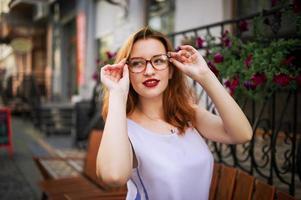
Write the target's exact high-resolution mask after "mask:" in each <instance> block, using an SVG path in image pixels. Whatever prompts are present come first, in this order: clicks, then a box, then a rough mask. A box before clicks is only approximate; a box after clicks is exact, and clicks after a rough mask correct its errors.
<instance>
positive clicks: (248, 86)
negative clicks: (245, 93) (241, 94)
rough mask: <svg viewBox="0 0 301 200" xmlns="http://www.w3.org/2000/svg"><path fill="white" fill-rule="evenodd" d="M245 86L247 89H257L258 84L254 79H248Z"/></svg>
mask: <svg viewBox="0 0 301 200" xmlns="http://www.w3.org/2000/svg"><path fill="white" fill-rule="evenodd" d="M244 86H245V88H246V89H247V90H255V88H256V85H255V84H254V82H253V81H252V80H246V81H245V82H244Z"/></svg>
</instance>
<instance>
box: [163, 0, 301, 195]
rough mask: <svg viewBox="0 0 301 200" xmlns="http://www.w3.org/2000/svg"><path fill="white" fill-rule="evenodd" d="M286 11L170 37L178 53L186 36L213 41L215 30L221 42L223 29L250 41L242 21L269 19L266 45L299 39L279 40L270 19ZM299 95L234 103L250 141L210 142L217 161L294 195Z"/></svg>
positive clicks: (300, 142) (300, 138) (300, 147)
mask: <svg viewBox="0 0 301 200" xmlns="http://www.w3.org/2000/svg"><path fill="white" fill-rule="evenodd" d="M290 8H292V5H285V6H279V7H275V8H273V9H272V10H269V11H263V12H261V13H256V14H253V15H250V16H246V17H243V18H239V19H233V20H226V21H222V22H218V23H214V24H210V25H206V26H201V27H198V28H194V29H189V30H184V31H181V32H176V33H172V34H170V35H169V37H170V38H171V40H172V42H173V44H174V46H175V47H177V46H179V45H180V42H181V41H180V40H181V38H187V37H188V36H191V37H194V38H197V37H199V36H200V35H202V34H203V35H202V36H203V37H204V38H206V37H210V38H212V37H214V36H212V35H213V34H212V32H213V31H212V30H213V29H215V30H217V31H215V32H219V35H216V36H215V37H221V36H222V35H223V33H224V31H225V27H226V26H228V28H229V29H231V30H230V31H231V32H232V33H233V34H234V35H236V36H238V37H242V38H244V39H246V40H250V39H252V37H253V35H252V33H250V32H248V33H246V34H245V35H243V34H242V33H241V32H240V31H239V29H238V28H237V27H238V25H239V23H240V22H241V21H243V20H249V21H252V20H255V19H256V18H257V17H269V16H270V17H272V18H273V20H274V21H273V23H271V24H270V27H271V30H272V31H271V33H272V35H271V34H270V35H268V37H269V38H270V39H271V38H273V39H275V38H283V37H285V38H296V37H297V35H296V34H295V33H294V32H290V33H287V32H286V33H285V34H282V32H281V29H280V24H281V21H278V22H277V17H276V18H274V16H278V15H275V14H277V13H279V12H282V11H284V10H287V9H290ZM275 20H276V21H275ZM278 20H281V19H278ZM216 45H217V46H218V45H220V44H219V43H218V42H216ZM211 47H212V46H202V47H200V48H198V49H199V50H204V49H207V48H211ZM193 87H195V89H196V91H197V92H198V95H199V96H198V97H199V100H200V102H202V103H203V104H204V105H205V106H206V109H207V110H210V111H211V112H213V113H217V110H216V109H215V107H214V104H213V102H212V101H211V99H210V97H208V96H207V95H206V93H205V92H204V90H202V88H201V87H200V86H198V84H196V83H195V82H194V83H193ZM300 95H301V92H300V89H299V90H292V91H289V90H288V91H287V90H282V91H277V92H275V93H273V94H272V95H271V96H269V97H267V98H264V99H261V100H257V101H255V100H252V99H250V98H248V97H245V98H242V99H237V102H238V103H239V104H240V106H241V108H242V109H243V110H244V112H245V113H246V115H247V116H248V118H249V120H250V122H251V124H252V127H253V132H254V135H253V139H252V140H251V141H250V142H249V143H246V144H242V145H225V144H220V143H216V142H211V141H208V145H209V147H210V149H211V150H212V152H213V154H214V156H215V159H216V161H218V162H222V163H225V164H228V165H231V166H235V167H238V168H240V169H242V170H244V171H247V172H249V173H250V174H252V175H255V176H258V177H260V178H261V179H264V180H266V181H267V182H268V183H269V184H274V185H276V186H277V187H281V188H282V187H283V188H284V189H286V190H287V189H288V190H289V192H290V194H292V195H295V191H296V189H297V186H298V185H299V186H300V185H301V183H300V181H301V174H300V171H301V169H299V168H301V163H300V162H301V155H300V153H301V135H300V118H299V113H301V111H300V108H301V105H300V103H301V102H300ZM229 117H230V116H229ZM298 152H299V153H298ZM298 173H299V174H298ZM297 176H299V178H298V177H297ZM299 186H298V187H299Z"/></svg>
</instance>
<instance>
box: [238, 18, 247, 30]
mask: <svg viewBox="0 0 301 200" xmlns="http://www.w3.org/2000/svg"><path fill="white" fill-rule="evenodd" d="M238 28H239V30H240V32H244V31H248V30H249V27H248V22H247V21H246V20H242V21H240V22H239V24H238Z"/></svg>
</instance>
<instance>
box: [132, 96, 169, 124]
mask: <svg viewBox="0 0 301 200" xmlns="http://www.w3.org/2000/svg"><path fill="white" fill-rule="evenodd" d="M137 109H138V111H140V113H141V114H142V115H144V116H145V117H147V118H149V119H152V120H158V119H161V120H162V119H164V111H163V101H162V97H160V98H159V97H158V99H153V98H152V99H147V98H140V99H139V103H138V105H137Z"/></svg>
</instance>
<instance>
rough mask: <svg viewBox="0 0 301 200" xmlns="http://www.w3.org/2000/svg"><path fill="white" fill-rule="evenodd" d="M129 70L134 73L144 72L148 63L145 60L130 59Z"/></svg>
mask: <svg viewBox="0 0 301 200" xmlns="http://www.w3.org/2000/svg"><path fill="white" fill-rule="evenodd" d="M128 64H129V68H130V70H131V71H132V72H135V73H137V72H142V71H143V70H144V67H145V64H146V61H145V60H144V59H141V58H133V59H130V60H129V62H128Z"/></svg>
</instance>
